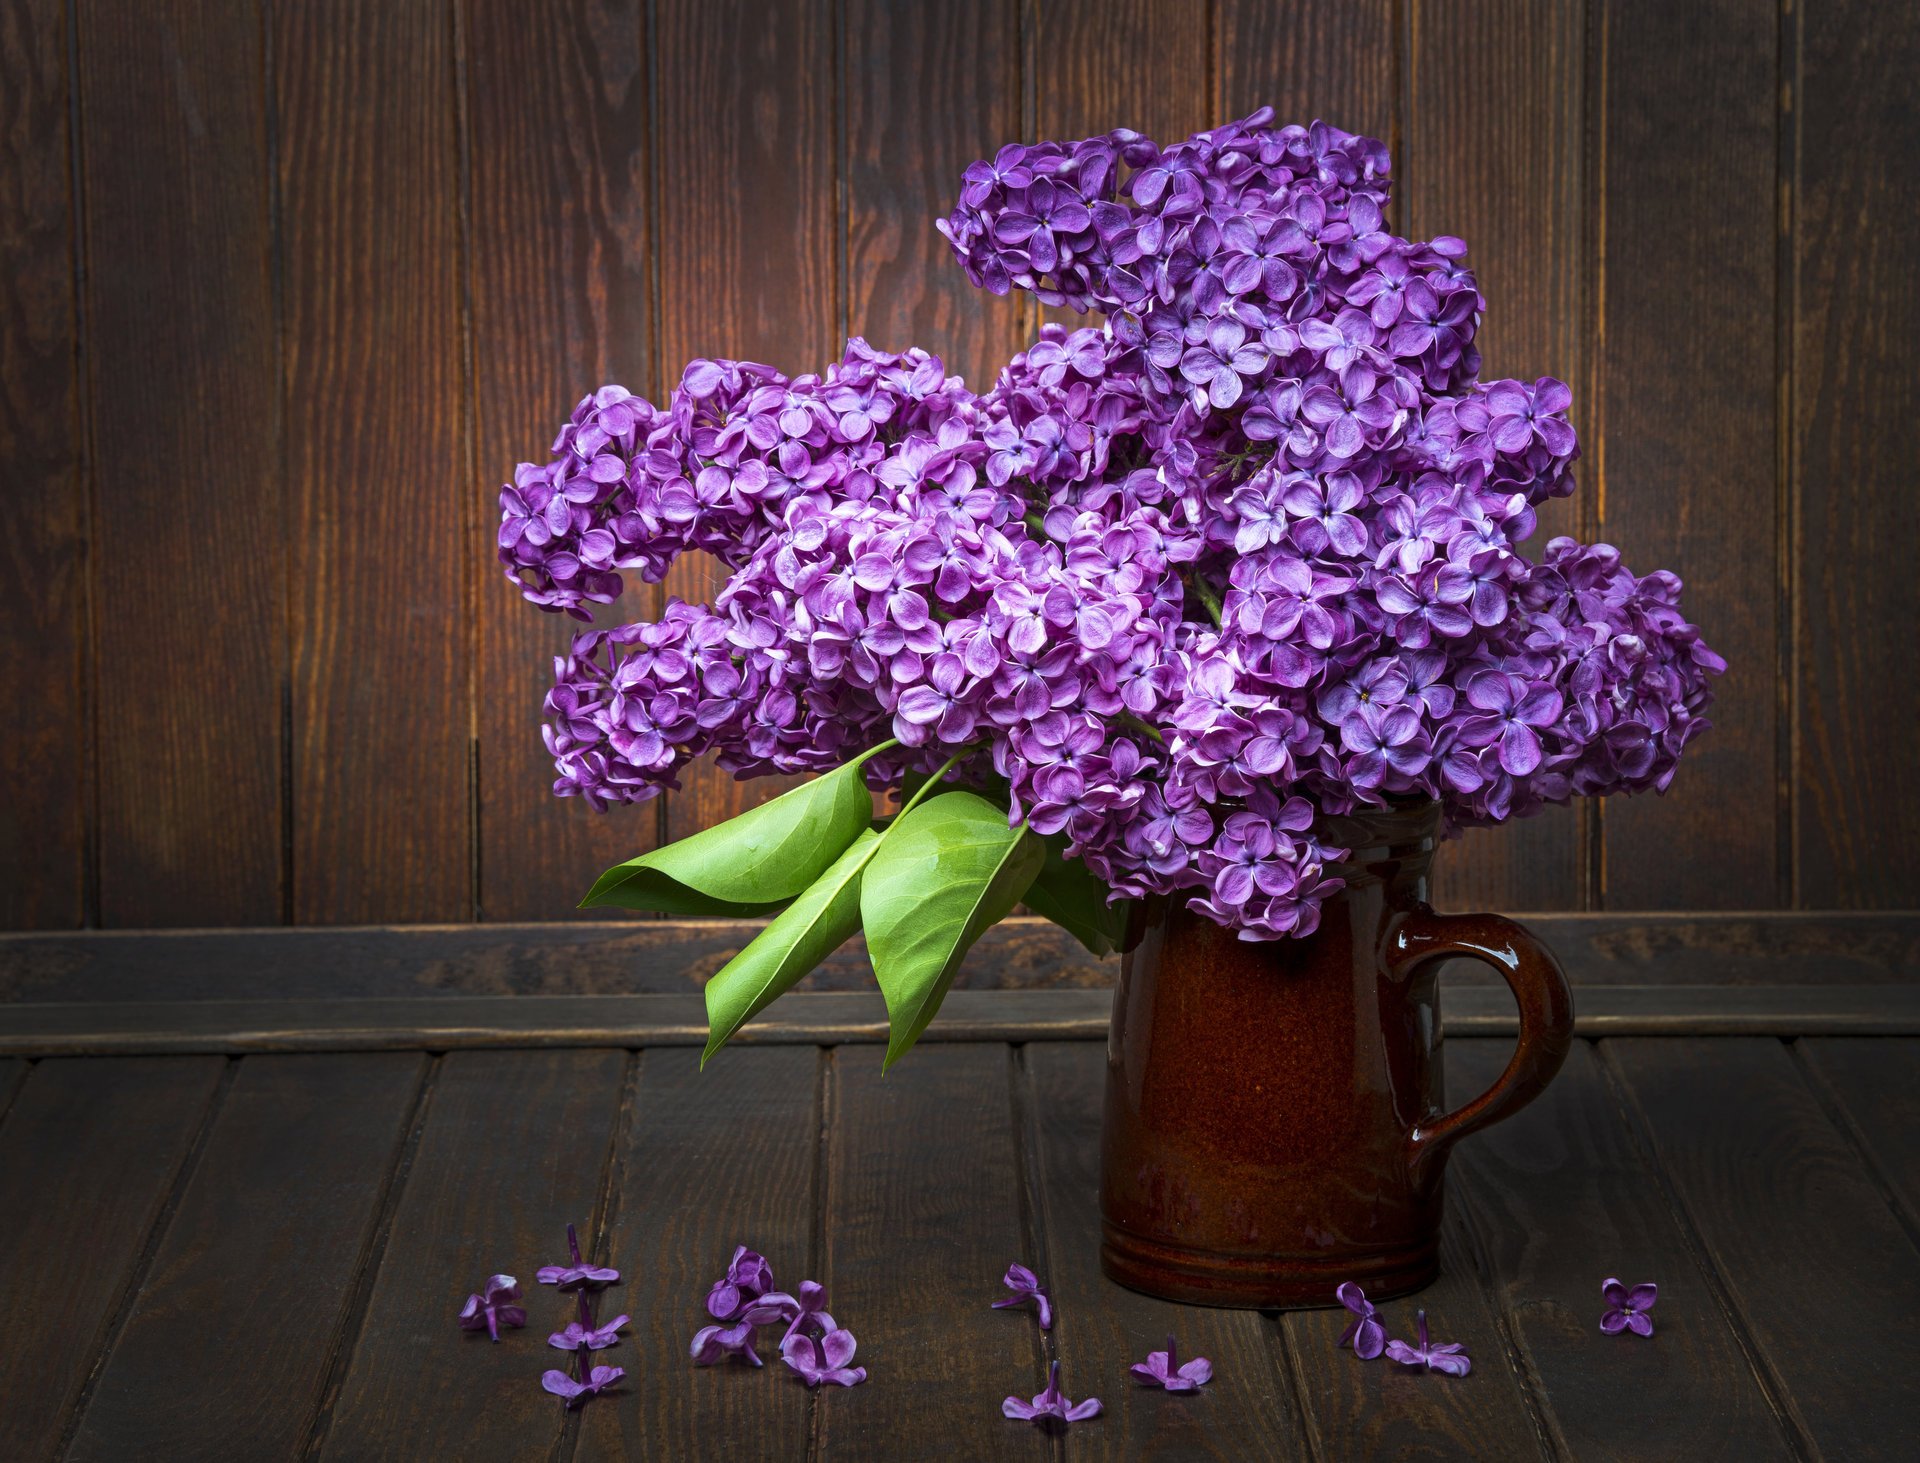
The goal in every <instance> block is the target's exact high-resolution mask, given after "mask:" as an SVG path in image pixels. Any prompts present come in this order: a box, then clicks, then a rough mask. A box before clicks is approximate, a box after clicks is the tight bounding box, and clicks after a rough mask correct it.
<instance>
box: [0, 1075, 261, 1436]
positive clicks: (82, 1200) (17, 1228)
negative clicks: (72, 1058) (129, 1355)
mask: <svg viewBox="0 0 1920 1463" xmlns="http://www.w3.org/2000/svg"><path fill="white" fill-rule="evenodd" d="M225 1065H226V1064H225V1063H224V1062H222V1061H221V1060H220V1059H219V1058H218V1057H180V1058H165V1059H158V1060H156V1059H151V1058H138V1057H136V1058H123V1059H116V1060H109V1061H95V1062H64V1061H54V1062H42V1063H40V1064H39V1065H38V1066H37V1067H35V1068H34V1070H33V1075H32V1076H31V1077H29V1078H28V1079H27V1082H26V1085H25V1086H24V1087H22V1088H21V1090H20V1094H19V1096H18V1097H16V1098H15V1099H14V1103H13V1108H12V1110H11V1111H9V1112H8V1114H7V1119H6V1124H5V1126H4V1127H0V1256H4V1257H6V1260H7V1263H5V1264H3V1265H0V1305H4V1307H5V1311H4V1314H5V1315H6V1317H7V1324H8V1325H9V1326H12V1327H16V1328H18V1329H17V1330H16V1331H15V1333H14V1334H15V1336H16V1337H17V1338H26V1337H31V1338H32V1344H31V1345H21V1344H17V1343H9V1344H8V1345H7V1346H6V1347H4V1348H0V1404H4V1407H5V1413H6V1439H7V1454H8V1456H9V1457H10V1458H17V1459H21V1460H39V1459H43V1458H50V1457H52V1456H53V1453H54V1450H55V1448H56V1446H57V1444H58V1441H59V1438H60V1434H61V1429H62V1427H63V1426H64V1423H65V1420H66V1415H67V1412H68V1409H69V1408H70V1407H71V1406H72V1405H73V1403H74V1401H75V1399H76V1398H77V1397H78V1395H79V1393H80V1389H81V1386H82V1384H83V1383H84V1382H85V1380H86V1377H87V1374H88V1371H89V1369H90V1368H91V1367H92V1365H93V1364H94V1361H95V1359H96V1358H97V1357H98V1355H99V1353H100V1350H101V1348H102V1346H103V1345H104V1344H105V1343H106V1341H107V1339H108V1338H107V1334H106V1333H107V1327H108V1324H109V1322H110V1320H111V1318H112V1316H113V1314H114V1311H115V1309H116V1307H117V1306H118V1305H119V1304H120V1300H121V1296H122V1293H123V1292H124V1290H125V1288H126V1286H127V1283H128V1281H129V1280H130V1279H131V1278H132V1276H133V1274H134V1270H135V1267H136V1265H137V1263H138V1261H139V1258H140V1254H141V1250H142V1247H143V1245H144V1244H145V1243H146V1239H147V1232H148V1231H149V1230H150V1229H151V1228H152V1227H153V1224H154V1221H155V1220H156V1219H157V1218H158V1217H159V1215H160V1212H161V1208H162V1206H163V1205H164V1204H165V1202H166V1199H167V1194H168V1191H169V1190H170V1189H171V1188H172V1187H173V1184H174V1182H175V1179H176V1177H177V1175H178V1174H179V1172H180V1166H181V1163H182V1161H183V1160H184V1159H185V1158H186V1156H187V1153H188V1149H189V1147H190V1145H191V1144H192V1142H193V1137H194V1134H195V1132H196V1131H197V1130H198V1129H199V1127H200V1124H201V1121H202V1118H203V1117H204V1115H205V1113H206V1110H207V1103H208V1100H209V1099H210V1098H211V1097H212V1095H213V1092H214V1088H215V1085H216V1084H217V1083H218V1081H219V1079H220V1073H221V1070H222V1069H223V1068H224V1067H225ZM26 1256H35V1257H39V1258H40V1260H41V1261H42V1263H34V1264H28V1265H22V1264H20V1263H18V1261H19V1259H20V1258H21V1257H26ZM49 1259H51V1260H52V1261H53V1263H45V1261H47V1260H49Z"/></svg>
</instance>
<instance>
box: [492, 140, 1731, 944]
mask: <svg viewBox="0 0 1920 1463" xmlns="http://www.w3.org/2000/svg"><path fill="white" fill-rule="evenodd" d="M1387 172H1388V160H1387V155H1386V151H1385V149H1384V148H1383V147H1382V146H1381V145H1380V144H1379V143H1377V142H1373V141H1371V140H1368V139H1364V138H1358V137H1353V136H1350V135H1348V134H1346V133H1343V132H1340V131H1337V130H1336V129H1333V128H1329V127H1327V126H1325V125H1323V124H1319V123H1316V124H1315V125H1314V126H1313V127H1311V128H1301V127H1275V126H1274V125H1272V121H1271V115H1270V113H1269V112H1268V111H1266V110H1262V111H1261V112H1257V113H1255V114H1254V115H1253V116H1251V117H1249V118H1246V119H1245V120H1243V121H1241V122H1237V123H1234V124H1231V125H1229V126H1227V127H1222V128H1219V129H1216V130H1215V131H1212V132H1207V133H1201V134H1198V135H1196V136H1194V137H1191V138H1189V139H1187V140H1186V141H1185V142H1183V143H1179V144H1177V145H1175V146H1172V147H1169V148H1166V149H1164V150H1163V149H1161V148H1159V147H1158V146H1157V145H1156V144H1155V143H1153V142H1152V141H1150V140H1149V139H1147V138H1144V137H1141V136H1139V135H1138V134H1135V133H1130V132H1124V131H1121V132H1114V133H1110V134H1107V135H1106V136H1103V137H1096V138H1089V139H1086V140H1084V141H1080V142H1074V143H1042V144H1039V145H1036V146H1029V147H1022V146H1011V147H1007V148H1003V149H1002V150H1001V151H1000V153H999V154H998V155H997V156H996V157H995V158H994V159H993V160H992V161H991V162H981V163H976V164H975V165H974V166H973V167H971V168H969V169H968V170H967V173H966V176H965V178H964V180H963V183H962V189H961V195H960V199H959V202H958V204H957V206H956V207H955V209H954V212H953V214H952V216H951V217H950V218H948V219H946V220H944V221H943V222H942V223H941V229H942V231H943V233H945V235H946V236H947V238H948V239H949V241H950V242H951V243H952V245H953V248H954V251H955V253H956V255H957V256H958V257H959V259H960V261H961V264H962V266H963V267H964V268H965V269H966V271H967V273H968V275H969V277H970V278H971V279H972V280H973V281H974V282H975V283H976V284H979V285H981V286H983V287H985V288H987V289H989V290H993V291H995V292H997V293H1004V292H1006V291H1007V290H1009V289H1013V288H1019V289H1025V290H1028V291H1031V292H1032V293H1034V294H1035V295H1037V296H1038V297H1039V298H1041V299H1042V300H1045V301H1047V302H1049V303H1064V304H1068V305H1072V306H1075V307H1077V308H1082V309H1086V308H1098V309H1100V310H1102V311H1104V312H1105V313H1106V316H1107V323H1106V325H1105V326H1104V327H1103V328H1098V329H1094V328H1089V329H1081V330H1073V331H1069V330H1066V329H1064V328H1062V327H1060V326H1057V325H1048V326H1046V327H1044V328H1043V329H1042V330H1041V332H1040V336H1039V338H1038V339H1037V340H1036V341H1034V343H1033V344H1032V345H1031V346H1030V347H1029V348H1028V349H1027V350H1025V351H1024V352H1022V353H1020V354H1019V355H1017V356H1015V357H1014V358H1013V360H1012V361H1010V362H1009V363H1008V364H1007V366H1006V367H1005V368H1004V369H1003V370H1002V371H1001V373H1000V375H999V377H998V379H997V380H996V381H995V382H994V383H993V385H992V387H991V389H989V390H988V391H986V392H985V393H984V394H975V393H973V392H971V391H969V390H968V389H967V388H966V386H965V385H964V384H963V383H962V382H961V381H960V380H959V379H958V378H956V377H949V376H947V375H946V374H945V372H944V369H943V367H942V366H941V364H940V362H939V361H938V359H936V358H934V357H932V356H929V355H927V354H926V353H925V352H922V351H917V350H914V351H908V352H905V353H902V354H890V353H886V352H881V351H877V350H874V349H873V348H871V347H870V346H868V345H867V344H866V343H865V342H864V341H861V340H857V339H856V340H853V341H850V342H849V343H848V346H847V350H846V353H845V355H844V357H843V358H842V359H841V360H840V361H839V362H837V363H835V364H834V365H832V366H830V367H829V368H828V369H827V370H826V371H825V373H824V374H821V375H805V376H798V377H792V378H789V377H787V376H785V375H783V374H781V373H780V372H778V371H775V370H773V369H772V368H771V367H767V366H761V365H754V364H751V363H743V362H731V361H704V360H703V361H695V362H694V363H692V365H690V366H689V367H688V368H687V370H686V373H685V374H684V376H683V377H682V380H681V382H680V385H679V386H678V388H677V389H676V390H675V391H674V392H673V393H672V395H671V397H670V399H669V401H668V403H667V405H666V407H665V408H664V409H660V408H656V407H654V406H652V405H650V404H648V403H646V402H643V401H640V400H639V399H638V398H635V397H633V396H632V395H630V394H629V393H627V392H626V391H624V390H622V389H621V388H619V387H606V388H603V389H602V390H600V391H599V392H597V393H595V394H594V395H593V396H590V397H588V398H586V399H585V400H583V401H582V402H581V403H580V405H579V407H578V408H577V409H576V410H575V412H574V414H573V417H572V419H571V420H570V421H569V423H568V424H567V425H566V426H565V427H564V428H563V429H562V430H561V433H560V435H559V437H558V439H556V442H555V444H554V450H553V455H552V457H551V460H550V461H549V462H547V463H546V464H545V465H544V466H537V465H534V464H523V465H522V466H521V468H520V469H519V471H518V473H517V474H516V476H515V480H514V483H513V484H512V485H510V486H509V487H507V488H506V489H505V490H504V491H503V493H502V496H501V507H502V520H501V531H500V557H501V559H502V562H503V563H504V565H505V566H506V569H507V572H508V577H509V578H510V579H511V580H512V581H513V582H514V583H515V584H516V586H517V587H518V588H520V590H521V591H522V592H523V593H524V594H525V595H526V596H527V597H528V598H529V599H531V600H532V601H533V602H535V603H536V604H539V605H541V606H542V607H544V608H547V609H551V610H559V611H565V612H567V613H570V614H574V615H576V616H579V617H580V618H586V617H587V614H588V611H587V606H588V605H591V604H596V603H607V602H610V601H611V600H612V599H613V598H614V597H615V596H617V595H618V593H619V592H620V589H621V585H622V579H621V576H622V575H623V574H626V573H637V574H639V575H640V577H641V578H643V579H645V580H649V581H657V580H659V579H660V578H661V577H663V576H664V575H665V573H666V572H667V569H668V568H669V566H670V565H671V564H672V563H673V562H674V561H675V560H676V558H677V557H678V556H679V555H680V554H681V553H683V552H684V551H685V550H687V549H690V548H691V549H698V550H701V551H703V552H705V553H707V554H710V555H712V556H713V557H715V558H717V559H718V560H719V561H720V563H721V564H722V565H723V566H724V567H725V568H726V570H727V571H728V573H729V576H730V577H729V578H728V580H727V583H726V585H725V587H724V588H723V589H722V590H720V592H719V593H718V594H717V595H716V596H715V597H714V600H713V602H712V603H711V604H710V605H690V604H685V603H682V602H681V601H679V600H677V599H675V600H671V601H670V602H669V603H668V605H667V607H666V610H665V612H664V613H663V614H662V615H661V617H660V618H659V619H658V620H657V621H652V622H640V623H635V624H628V625H623V626H619V627H617V628H611V629H604V630H589V631H587V632H584V633H582V634H580V635H579V636H577V637H576V639H575V640H574V642H573V645H572V649H571V651H570V653H569V654H568V655H566V656H564V657H561V658H560V659H559V660H558V661H557V663H556V683H555V685H554V687H553V690H552V692H551V693H550V694H549V696H548V699H547V711H548V715H549V722H548V726H547V728H546V736H547V743H548V747H549V749H550V751H551V752H552V754H553V757H554V762H555V765H556V768H557V771H558V774H559V775H558V780H557V782H556V783H555V791H556V792H557V793H559V794H561V795H563V796H581V797H584V798H586V799H587V800H588V801H590V802H591V803H593V804H595V805H596V806H606V805H607V804H610V803H615V802H635V801H640V800H643V799H645V798H649V797H652V796H654V795H655V794H657V793H658V792H659V791H660V790H661V789H663V788H668V787H673V786H676V785H677V783H676V775H677V773H678V770H679V769H680V768H681V767H682V766H683V765H685V764H686V763H687V762H688V761H689V760H691V759H693V758H695V757H699V756H702V755H708V754H711V755H712V756H714V757H715V759H716V760H717V762H718V763H719V765H720V766H722V767H725V768H727V769H729V770H731V771H733V772H735V773H736V774H738V775H741V776H751V775H758V774H763V773H773V772H796V771H812V770H820V769H824V768H827V767H831V766H834V765H837V764H839V763H841V762H843V761H845V760H846V759H847V758H848V757H849V756H851V755H853V754H855V753H857V752H860V751H864V750H866V749H868V748H872V747H874V746H876V745H878V744H880V743H882V742H884V741H886V740H888V739H892V740H893V741H896V742H897V743H898V744H899V745H898V746H897V747H891V748H888V749H887V750H886V751H885V752H883V753H882V754H881V755H880V756H877V757H875V758H873V759H872V761H871V762H869V763H868V764H867V773H868V776H869V778H870V780H872V781H873V782H874V784H875V785H876V786H885V785H889V784H891V783H893V782H895V781H897V780H898V779H899V778H900V777H901V776H902V775H903V774H905V773H907V772H925V771H928V770H930V769H931V768H932V767H934V766H937V765H938V764H940V763H941V762H944V761H945V760H946V759H947V758H948V757H949V756H950V755H952V754H954V753H955V752H964V753H966V754H967V755H966V756H965V757H964V758H963V760H962V762H961V763H960V766H959V775H960V776H961V777H962V778H963V779H964V780H966V781H969V782H971V783H973V784H974V785H976V786H981V787H985V788H989V789H991V790H993V791H995V792H998V793H1001V794H1003V795H1004V796H1005V797H1006V799H1007V801H1008V804H1009V808H1010V816H1011V817H1012V818H1013V819H1014V820H1015V821H1016V822H1019V821H1022V820H1024V821H1025V823H1026V824H1027V825H1028V826H1029V827H1031V828H1032V829H1033V830H1034V831H1035V832H1037V833H1039V834H1043V835H1048V836H1051V837H1055V838H1057V839H1058V840H1059V841H1060V843H1061V844H1062V845H1063V848H1064V852H1066V853H1067V855H1068V856H1070V857H1075V858H1079V859H1081V860H1083V861H1084V862H1085V864H1086V865H1087V867H1088V868H1090V869H1091V870H1092V871H1093V872H1094V873H1096V874H1097V875H1098V876H1099V877H1100V878H1101V879H1103V880H1104V881H1105V882H1106V883H1107V885H1108V886H1109V887H1110V888H1111V889H1112V891H1113V893H1114V895H1115V897H1117V898H1118V897H1138V896H1141V895H1145V894H1150V893H1159V894H1178V895H1181V896H1183V897H1185V898H1186V899H1187V900H1188V901H1189V903H1190V905H1191V906H1192V907H1193V908H1194V909H1196V910H1197V911H1199V912H1201V913H1203V914H1205V915H1207V916H1208V917H1210V918H1212V919H1214V920H1216V921H1218V922H1219V923H1220V924H1222V925H1224V926H1226V927H1228V928H1231V929H1234V930H1236V931H1238V932H1239V934H1240V935H1241V936H1242V937H1243V938H1247V939H1271V938H1276V937H1279V936H1283V935H1288V934H1303V933H1306V932H1309V931H1311V930H1312V929H1313V928H1314V927H1315V924H1316V922H1317V919H1318V910H1319V905H1320V902H1321V900H1322V899H1323V898H1324V897H1325V896H1326V895H1327V894H1328V893H1329V892H1331V891H1332V890H1334V889H1336V888H1338V887H1339V878H1338V870H1337V862H1338V859H1339V858H1340V857H1341V856H1343V850H1341V849H1339V848H1338V847H1330V846H1328V844H1327V842H1326V841H1325V840H1323V839H1322V838H1319V837H1316V820H1317V819H1319V818H1321V817H1322V816H1325V815H1339V814H1344V813H1350V812H1353V811H1355V810H1358V809H1362V808H1367V807H1378V806H1382V805H1386V804H1389V803H1401V802H1419V801H1427V800H1437V801H1438V802H1439V803H1440V804H1441V806H1442V809H1443V811H1444V814H1445V817H1446V820H1447V824H1448V826H1449V828H1458V827H1461V826H1467V825H1474V824H1483V823H1491V822H1497V821H1500V820H1503V819H1506V818H1509V817H1520V816H1526V815H1529V814H1532V813H1534V812H1537V811H1538V810H1539V809H1540V808H1541V807H1543V806H1544V805H1545V804H1548V803H1553V802H1563V801H1565V800H1567V799H1568V798H1571V797H1574V796H1589V795H1600V794H1606V793H1618V792H1635V791H1640V790H1644V789H1648V788H1652V789H1658V790H1664V789H1665V788H1666V786H1667V784H1668V782H1669V781H1670V779H1671V778H1672V776H1673V773H1674V769H1675V766H1676V763H1677V761H1678V758H1679V756H1680V753H1681V751H1682V749H1683V748H1684V747H1685V745H1686V744H1687V742H1688V741H1689V740H1690V739H1691V738H1692V737H1693V736H1695V735H1697V734H1698V733H1699V732H1700V731H1702V730H1704V729H1705V728H1706V727H1707V725H1708V723H1707V721H1706V718H1705V712H1706V710H1707V707H1708V705H1709V703H1710V701H1711V689H1710V684H1709V677H1710V676H1712V675H1714V674H1716V673H1718V672H1720V671H1722V670H1724V668H1725V667H1724V663H1723V662H1722V661H1721V660H1720V658H1719V657H1718V656H1717V655H1715V654H1714V653H1713V652H1712V651H1711V650H1709V649H1708V648H1707V646H1706V645H1705V644H1704V643H1703V642H1702V641H1701V639H1700V637H1699V634H1698V632H1697V631H1696V630H1695V628H1694V627H1693V626H1692V625H1690V624H1689V623H1688V622H1687V621H1686V620H1685V618H1684V617H1683V616H1682V614H1681V613H1680V608H1679V595H1680V582H1679V580H1678V579H1677V578H1675V577H1674V576H1673V575H1671V574H1668V573H1664V572H1656V573H1654V574H1651V575H1647V576H1645V577H1640V576H1636V575H1634V574H1633V573H1631V572H1630V571H1629V570H1628V569H1627V568H1626V567H1625V566H1624V565H1623V564H1622V563H1621V561H1620V558H1619V555H1618V554H1617V552H1616V551H1615V550H1614V549H1612V548H1611V547H1609V546H1606V545H1582V544H1579V543H1576V542H1574V541H1573V540H1571V539H1564V538H1557V539H1554V540H1552V541H1551V542H1549V543H1548V544H1547V546H1546V549H1545V553H1544V556H1543V558H1542V559H1541V560H1540V561H1539V562H1532V561H1530V560H1529V559H1528V558H1527V557H1526V556H1525V555H1524V554H1523V553H1522V552H1521V549H1520V545H1521V543H1522V542H1523V541H1524V540H1526V539H1527V538H1528V537H1529V536H1530V535H1531V534H1532V533H1533V531H1534V528H1535V510H1536V508H1537V506H1538V505H1539V504H1540V503H1541V502H1543V501H1545V500H1547V499H1549V498H1553V497H1557V496H1560V495H1562V494H1565V493H1568V492H1570V491H1571V490H1572V487H1573V479H1572V476H1571V473H1570V466H1571V464H1572V462H1573V460H1574V459H1575V457H1576V456H1577V454H1578V444H1577V443H1576V441H1575V439H1574V433H1573V430H1572V428H1571V427H1570V426H1569V425H1568V422H1567V419H1566V412H1567V409H1568V407H1569V405H1570V396H1569V393H1568V391H1567V389H1566V387H1565V386H1564V385H1562V384H1561V383H1559V382H1557V381H1553V380H1550V379H1543V380H1540V381H1536V382H1533V383H1531V384H1528V383H1523V382H1517V381H1501V382H1492V383H1484V382H1480V381H1479V380H1478V379H1477V376H1478V370H1479V355H1478V352H1477V351H1476V349H1475V347H1474V343H1473V340H1474V332H1475V329H1476V327H1477V324H1478V321H1479V318H1480V314H1481V311H1482V308H1483V305H1484V301H1483V300H1482V299H1481V296H1480V294H1479V291H1478V288H1477V286H1476V284H1475V282H1474V277H1473V274H1472V272H1471V271H1470V270H1468V269H1467V268H1466V267H1465V265H1464V264H1463V262H1462V260H1463V256H1464V252H1465V246H1464V245H1463V244H1462V243H1461V242H1460V241H1459V240H1457V239H1450V238H1439V239H1434V240H1432V241H1429V242H1426V243H1414V242H1410V241H1408V240H1405V239H1401V238H1398V237H1396V236H1394V235H1392V234H1391V233H1389V232H1388V231H1387V228H1386V225H1385V222H1384V214H1383V210H1384V209H1385V207H1386V204H1387V201H1388V185H1387Z"/></svg>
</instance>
